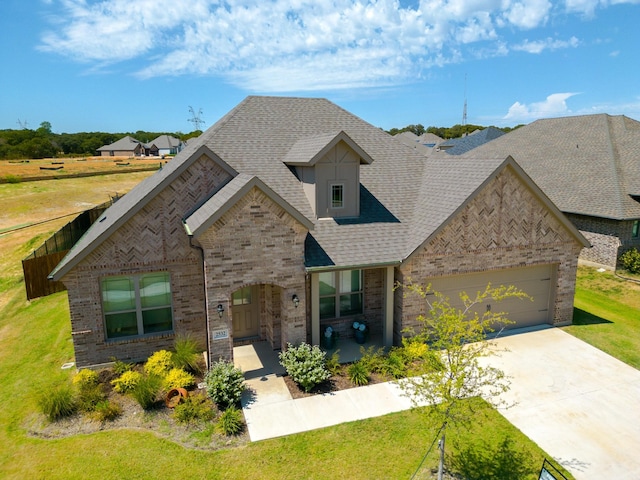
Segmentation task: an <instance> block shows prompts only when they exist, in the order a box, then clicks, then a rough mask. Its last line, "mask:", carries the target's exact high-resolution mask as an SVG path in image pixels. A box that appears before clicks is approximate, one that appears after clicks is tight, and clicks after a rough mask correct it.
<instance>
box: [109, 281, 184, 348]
mask: <svg viewBox="0 0 640 480" xmlns="http://www.w3.org/2000/svg"><path fill="white" fill-rule="evenodd" d="M158 274H165V275H166V277H167V280H168V282H169V304H167V305H156V306H153V307H143V306H142V297H141V295H140V284H141V280H142V279H143V278H144V277H147V276H152V275H158ZM118 278H121V279H125V278H126V279H129V280H130V281H131V282H132V283H133V294H134V302H135V307H134V308H128V309H122V310H114V311H111V312H107V311H106V310H105V306H104V292H105V290H104V285H105V283H106V281H107V280H112V279H118ZM100 300H101V308H102V321H103V327H104V337H105V339H106V340H107V341H108V342H117V341H123V340H125V341H126V340H131V339H136V338H145V337H151V336H156V335H166V334H168V333H173V332H174V330H175V328H174V326H175V325H174V313H173V289H172V288H171V274H170V273H169V272H168V271H166V270H161V271H156V272H142V273H135V274H131V275H109V276H105V277H102V278H101V280H100ZM167 308H168V309H169V311H170V314H171V328H170V329H168V330H162V331H158V332H149V333H145V332H144V315H143V313H144V312H147V311H152V310H161V309H167ZM132 312H135V314H136V327H137V331H138V333H137V334H134V335H122V336H117V337H110V336H109V333H108V332H109V329H108V322H107V317H108V316H109V315H115V314H122V313H132ZM140 332H142V333H140Z"/></svg>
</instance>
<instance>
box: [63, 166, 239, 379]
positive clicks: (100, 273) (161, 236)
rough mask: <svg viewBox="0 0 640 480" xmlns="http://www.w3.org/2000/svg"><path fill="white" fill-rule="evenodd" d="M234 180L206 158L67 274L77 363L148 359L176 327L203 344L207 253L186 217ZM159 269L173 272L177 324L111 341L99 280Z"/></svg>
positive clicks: (166, 344) (166, 342)
mask: <svg viewBox="0 0 640 480" xmlns="http://www.w3.org/2000/svg"><path fill="white" fill-rule="evenodd" d="M229 179H230V177H229V175H228V173H226V172H225V171H224V170H222V169H221V168H220V167H219V166H218V165H217V164H216V163H215V162H213V161H212V160H210V159H208V158H207V157H204V156H203V157H201V158H200V159H198V160H196V161H195V162H194V163H193V164H192V165H191V166H190V167H189V168H188V169H187V170H186V171H185V172H183V173H182V175H180V176H179V177H178V178H176V179H175V180H174V181H173V182H172V183H171V184H170V185H168V186H167V187H166V188H165V189H164V190H163V191H162V192H160V193H159V194H158V195H157V196H156V197H155V198H153V199H152V200H151V201H150V202H149V203H148V204H147V205H145V206H144V207H143V208H142V209H140V211H139V212H137V213H136V214H135V215H134V216H133V217H132V218H131V219H129V220H128V221H127V222H126V223H125V224H124V225H122V226H121V227H120V228H119V229H118V230H117V231H115V232H114V233H113V234H112V235H111V236H110V237H109V238H107V239H106V240H105V241H103V242H102V244H101V245H99V246H98V247H97V248H95V249H94V250H93V251H92V252H91V253H90V254H89V255H88V256H87V257H86V258H85V259H83V260H82V261H81V262H80V263H79V264H78V265H77V266H76V267H74V268H72V269H71V270H70V271H69V272H68V273H67V274H66V275H65V276H64V277H63V278H62V281H63V283H64V284H65V286H66V287H67V289H68V297H69V310H70V312H71V334H72V338H73V345H74V349H75V356H76V365H77V366H78V367H79V368H82V367H88V366H93V365H99V364H103V363H107V362H110V361H112V359H113V358H116V359H118V360H123V361H140V360H144V359H146V358H147V357H148V356H149V355H150V354H151V353H153V352H154V351H156V350H160V349H167V348H171V347H172V346H173V342H174V337H175V335H176V334H190V335H192V336H193V337H194V338H195V339H196V340H198V341H200V342H201V344H202V346H203V348H204V346H205V342H206V322H205V299H204V282H203V276H202V270H203V267H202V259H201V255H200V252H199V251H198V250H197V249H194V248H192V247H191V246H190V245H189V238H188V236H187V235H186V233H185V231H184V227H183V225H182V218H183V217H184V215H185V214H186V213H187V212H188V211H190V210H191V209H192V208H193V205H194V204H198V203H199V202H202V201H203V200H205V199H206V198H208V197H209V196H210V195H211V194H212V193H213V192H214V191H215V190H216V189H217V188H218V187H219V186H220V185H222V184H224V183H226V182H227V181H228V180H229ZM108 214H109V210H107V212H106V215H108ZM157 271H169V273H170V276H171V291H172V294H173V305H172V306H173V325H174V331H173V332H172V333H169V334H154V335H149V336H143V337H135V338H134V337H132V338H128V339H114V340H107V338H106V334H105V329H104V319H103V314H102V303H101V291H100V282H101V279H102V278H104V277H107V276H110V275H126V274H139V273H145V272H157Z"/></svg>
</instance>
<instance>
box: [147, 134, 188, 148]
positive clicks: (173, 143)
mask: <svg viewBox="0 0 640 480" xmlns="http://www.w3.org/2000/svg"><path fill="white" fill-rule="evenodd" d="M180 143H181V142H180V139H178V138H176V137H172V136H171V135H160V136H159V137H157V138H154V139H153V140H152V141H151V142H149V145H155V146H156V147H158V148H162V149H169V148H175V147H178V146H180Z"/></svg>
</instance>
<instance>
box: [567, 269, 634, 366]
mask: <svg viewBox="0 0 640 480" xmlns="http://www.w3.org/2000/svg"><path fill="white" fill-rule="evenodd" d="M574 305H575V312H574V317H573V325H570V326H568V327H563V328H564V330H565V331H566V332H568V333H570V334H572V335H574V336H576V337H578V338H580V339H581V340H584V341H585V342H587V343H589V344H591V345H593V346H594V347H597V348H599V349H600V350H602V351H604V352H607V353H608V354H609V355H612V356H614V357H616V358H618V359H620V360H622V361H623V362H625V363H627V364H629V365H631V366H632V367H635V368H638V369H640V334H639V333H640V285H638V284H637V283H634V282H631V281H628V280H623V279H620V278H618V277H616V276H615V275H614V274H613V273H612V272H608V271H607V272H598V271H597V270H596V269H595V268H591V267H580V268H579V269H578V282H577V287H576V296H575V302H574Z"/></svg>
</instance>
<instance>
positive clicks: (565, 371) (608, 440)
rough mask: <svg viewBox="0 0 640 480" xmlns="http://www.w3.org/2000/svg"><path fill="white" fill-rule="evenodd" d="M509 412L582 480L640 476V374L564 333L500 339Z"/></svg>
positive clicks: (542, 332)
mask: <svg viewBox="0 0 640 480" xmlns="http://www.w3.org/2000/svg"><path fill="white" fill-rule="evenodd" d="M497 342H498V344H499V345H500V346H501V347H506V348H508V349H509V350H510V351H509V352H506V353H503V354H502V355H501V356H500V357H491V358H490V363H491V364H492V365H495V366H497V367H499V368H501V369H502V370H504V372H505V373H506V374H507V375H509V376H511V377H512V380H511V389H510V391H509V392H508V393H507V394H506V395H505V399H507V401H509V402H517V405H516V406H514V407H511V408H509V409H506V410H501V413H502V414H503V415H504V416H505V417H506V418H507V419H508V420H509V421H510V422H511V423H513V424H514V425H515V426H516V427H518V428H519V429H520V430H521V431H522V432H523V433H524V434H525V435H527V436H528V437H529V438H531V439H532V440H533V441H534V442H536V443H537V444H538V445H539V446H540V447H541V448H543V449H544V450H545V451H546V452H547V453H549V454H550V455H552V456H553V457H554V459H555V460H556V461H557V462H558V463H560V464H562V465H563V466H564V467H565V468H566V469H567V470H569V471H570V472H571V473H572V474H573V475H574V476H575V477H576V478H577V479H598V480H601V479H604V478H607V479H609V478H611V479H614V478H615V479H616V480H623V479H629V480H631V479H640V371H639V370H636V369H634V368H632V367H630V366H628V365H626V364H624V363H622V362H620V361H619V360H617V359H615V358H613V357H611V356H610V355H607V354H606V353H603V352H602V351H600V350H598V349H596V348H594V347H592V346H590V345H588V344H587V343H584V342H582V341H581V340H578V339H577V338H575V337H573V336H571V335H569V334H568V333H565V332H563V331H562V330H560V329H557V328H545V329H542V330H537V331H530V332H527V333H519V334H514V335H510V336H507V337H503V338H500V339H498V340H497Z"/></svg>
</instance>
